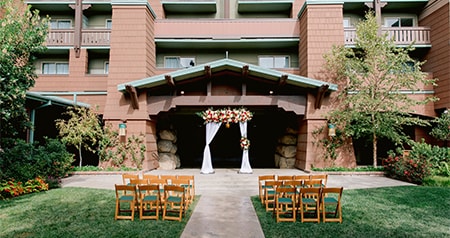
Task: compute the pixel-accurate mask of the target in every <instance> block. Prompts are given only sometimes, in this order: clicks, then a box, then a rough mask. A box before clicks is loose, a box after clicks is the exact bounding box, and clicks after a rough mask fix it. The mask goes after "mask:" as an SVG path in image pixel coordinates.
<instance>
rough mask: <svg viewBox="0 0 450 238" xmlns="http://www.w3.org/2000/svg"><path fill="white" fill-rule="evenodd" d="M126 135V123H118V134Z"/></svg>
mask: <svg viewBox="0 0 450 238" xmlns="http://www.w3.org/2000/svg"><path fill="white" fill-rule="evenodd" d="M126 135H127V124H125V123H120V124H119V136H126Z"/></svg>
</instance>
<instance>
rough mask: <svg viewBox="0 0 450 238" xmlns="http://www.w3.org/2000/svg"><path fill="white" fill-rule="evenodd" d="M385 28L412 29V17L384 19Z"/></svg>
mask: <svg viewBox="0 0 450 238" xmlns="http://www.w3.org/2000/svg"><path fill="white" fill-rule="evenodd" d="M384 25H385V26H386V27H412V26H414V19H413V18H412V17H387V18H385V19H384Z"/></svg>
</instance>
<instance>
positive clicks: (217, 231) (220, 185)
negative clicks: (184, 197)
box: [63, 169, 411, 238]
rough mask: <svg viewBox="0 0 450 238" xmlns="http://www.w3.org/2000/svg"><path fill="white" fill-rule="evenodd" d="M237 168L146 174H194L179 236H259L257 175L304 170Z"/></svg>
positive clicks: (100, 181)
mask: <svg viewBox="0 0 450 238" xmlns="http://www.w3.org/2000/svg"><path fill="white" fill-rule="evenodd" d="M237 172H238V169H216V170H215V173H214V174H207V175H206V174H200V170H199V169H178V170H170V171H168V170H153V171H150V172H146V173H148V174H177V175H194V176H195V186H196V189H195V190H196V194H197V195H201V197H200V200H199V201H198V204H197V206H196V208H195V210H194V212H193V214H192V216H191V218H190V219H189V221H188V223H187V225H186V227H185V229H184V231H183V233H182V235H181V238H194V237H195V238H211V237H218V238H221V237H225V238H228V237H233V238H238V237H239V238H244V237H249V238H262V237H264V234H263V231H262V229H261V225H260V224H259V220H258V217H257V215H256V213H255V210H254V208H253V205H252V203H251V200H250V197H251V196H254V195H258V176H259V175H267V174H277V175H296V174H305V172H303V171H301V170H297V169H254V170H253V174H239V173H237ZM116 183H117V184H120V183H122V177H121V175H117V174H116V175H73V176H70V177H68V178H65V179H64V180H63V187H91V188H103V189H114V184H116ZM401 185H411V184H409V183H405V182H401V181H398V180H394V179H390V178H386V177H383V176H370V175H355V176H349V175H329V176H328V184H327V186H328V187H341V186H342V187H344V190H345V189H357V188H372V187H388V186H401Z"/></svg>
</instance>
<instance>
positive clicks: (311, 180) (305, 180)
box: [258, 174, 328, 204]
mask: <svg viewBox="0 0 450 238" xmlns="http://www.w3.org/2000/svg"><path fill="white" fill-rule="evenodd" d="M266 181H282V182H284V181H299V182H300V183H301V185H300V186H321V187H326V186H327V182H328V174H301V175H278V176H277V175H274V174H272V175H260V176H258V186H259V199H260V200H261V202H262V203H263V204H264V203H265V202H264V197H265V192H264V191H265V190H266V189H265V188H266V187H267V185H266ZM293 183H298V182H293ZM268 188H270V186H268Z"/></svg>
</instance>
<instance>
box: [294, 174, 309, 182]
mask: <svg viewBox="0 0 450 238" xmlns="http://www.w3.org/2000/svg"><path fill="white" fill-rule="evenodd" d="M294 180H300V181H306V180H310V175H309V174H297V175H294Z"/></svg>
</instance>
